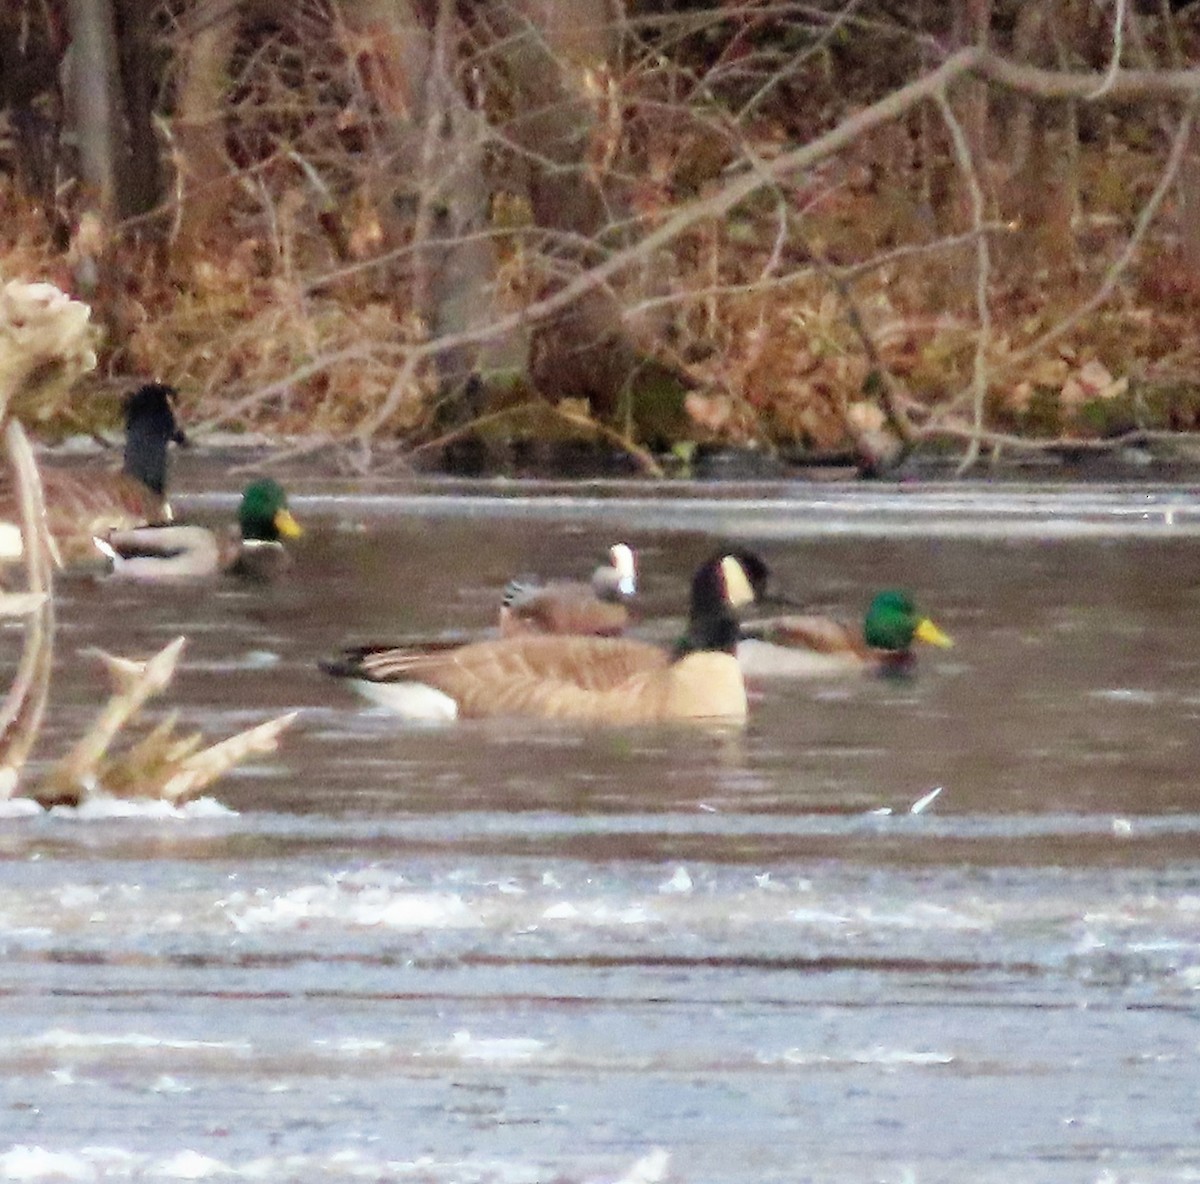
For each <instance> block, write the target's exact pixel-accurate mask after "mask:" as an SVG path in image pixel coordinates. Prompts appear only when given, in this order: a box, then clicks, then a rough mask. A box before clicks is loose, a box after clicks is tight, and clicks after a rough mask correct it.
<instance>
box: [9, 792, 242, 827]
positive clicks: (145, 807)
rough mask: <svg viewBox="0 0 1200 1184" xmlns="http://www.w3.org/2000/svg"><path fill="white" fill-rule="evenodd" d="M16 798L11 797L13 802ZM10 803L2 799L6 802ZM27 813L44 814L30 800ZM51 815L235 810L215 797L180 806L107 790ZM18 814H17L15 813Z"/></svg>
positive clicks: (224, 813)
mask: <svg viewBox="0 0 1200 1184" xmlns="http://www.w3.org/2000/svg"><path fill="white" fill-rule="evenodd" d="M17 800H18V799H14V800H13V803H12V804H15V802H16V801H17ZM8 804H10V803H5V805H8ZM29 804H30V805H32V806H33V810H32V811H23V814H24V815H26V816H27V815H28V814H30V813H33V814H43V813H47V811H43V810H42V808H41V806H39V805H38V804H37V803H36V802H30V803H29ZM48 813H49V814H50V816H51V817H53V818H62V819H67V820H72V821H78V822H97V821H107V820H109V819H113V818H145V819H149V820H152V821H157V820H159V819H166V818H173V819H194V818H236V817H237V811H236V810H231V809H230V808H229V807H228V806H226V805H223V804H222V803H221V802H218V801H217V800H216V798H196V799H195V801H191V802H185V803H184V804H183V805H181V806H173V805H172V804H171V803H170V802H164V801H163V800H162V799H161V798H114V797H109V796H108V795H107V794H96V795H95V796H94V797H90V798H88V799H87V800H86V801H84V802H81V803H80V804H79V805H78V806H52V807H51V808H50V810H49V811H48ZM18 816H20V815H18Z"/></svg>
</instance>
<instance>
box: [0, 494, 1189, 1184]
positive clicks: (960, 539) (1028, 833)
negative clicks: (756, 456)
mask: <svg viewBox="0 0 1200 1184" xmlns="http://www.w3.org/2000/svg"><path fill="white" fill-rule="evenodd" d="M756 493H757V494H758V496H757V499H756V500H748V499H745V498H742V499H731V500H725V501H707V502H688V501H678V502H662V503H660V502H646V501H642V500H631V499H627V498H623V497H621V496H620V495H619V491H617V492H613V491H608V492H607V493H606V495H605V496H604V497H602V498H600V499H598V500H596V501H594V502H591V503H587V504H581V503H578V502H574V501H570V500H566V499H564V500H553V499H541V500H536V499H535V500H530V501H527V500H522V499H520V498H518V499H509V500H505V501H498V500H496V499H489V498H479V499H478V500H475V501H472V500H468V499H460V500H459V501H457V502H453V503H451V502H448V501H446V500H443V499H439V498H436V497H434V498H429V499H424V498H403V499H398V500H397V499H382V498H380V499H376V498H372V497H355V498H342V499H337V498H328V497H300V498H297V499H296V507H295V508H296V509H297V511H298V512H299V513H300V514H301V515H302V516H303V517H304V518H305V520H306V521H307V522H308V524H309V525H310V533H309V535H308V537H307V539H306V540H305V543H304V545H303V546H302V548H301V550H300V553H299V563H298V569H297V578H296V579H295V580H294V581H293V582H292V583H290V584H289V585H288V586H286V587H283V588H273V589H252V590H243V589H240V588H235V587H231V586H225V585H217V586H216V587H214V586H212V585H209V586H205V587H201V588H192V589H173V590H163V589H156V590H153V591H149V590H145V589H139V588H136V587H129V586H125V587H120V586H114V585H112V584H109V585H96V584H93V583H91V582H88V581H79V580H74V581H70V582H69V583H66V584H65V585H64V587H63V597H62V612H61V616H62V624H61V632H60V639H59V649H58V662H59V667H58V670H57V673H56V684H55V690H54V696H55V698H54V701H55V704H56V707H55V712H54V717H53V720H52V727H51V733H50V736H49V737H48V739H49V741H50V747H53V744H54V743H55V742H56V741H57V742H61V739H62V738H63V737H64V736H65V735H66V734H68V733H69V732H72V731H75V730H77V729H78V727H79V726H80V724H81V723H82V721H83V720H84V719H85V718H86V717H87V715H88V713H89V711H90V710H91V708H92V706H93V705H94V703H95V702H96V701H97V700H98V699H99V697H100V695H101V693H102V681H101V678H100V674H99V671H98V670H97V669H95V664H94V663H93V662H92V661H90V660H89V659H88V658H87V657H86V654H85V653H84V651H86V649H87V648H88V647H89V646H92V645H96V644H101V645H104V646H105V647H106V648H111V649H114V650H116V651H118V652H146V651H148V650H150V649H151V648H153V647H156V646H158V645H160V644H162V643H164V642H165V641H166V640H168V639H169V638H170V637H172V636H174V635H175V634H176V633H179V632H185V633H187V634H188V635H189V636H190V638H191V642H190V645H189V650H188V655H187V661H186V666H185V669H184V671H183V672H182V674H181V675H180V677H179V679H178V681H177V685H176V687H175V692H174V694H173V695H172V696H171V697H170V703H169V704H164V706H163V710H165V709H166V708H167V706H173V707H178V708H180V709H181V711H182V712H183V713H184V716H185V718H186V719H188V720H190V721H194V722H195V723H197V724H199V725H203V726H204V727H206V728H207V729H211V730H212V731H214V732H221V731H228V730H232V729H233V728H234V727H236V726H238V725H241V724H244V723H246V722H248V721H250V720H252V719H256V718H260V717H262V716H264V715H266V714H269V713H272V712H274V711H276V710H278V709H280V708H284V707H292V706H296V707H301V708H303V709H304V711H303V717H302V720H301V722H300V723H299V725H298V726H297V728H296V730H295V732H294V733H293V734H292V735H291V736H290V737H289V739H288V741H287V742H286V743H285V746H284V748H283V750H282V751H281V753H280V754H279V755H278V757H277V758H275V759H273V760H272V761H270V762H268V763H265V764H260V765H258V766H255V767H253V768H250V769H247V770H245V771H244V772H242V773H241V774H239V775H237V776H235V777H232V778H231V779H229V780H228V781H226V782H225V783H223V785H222V786H221V787H220V791H219V793H218V795H217V797H218V799H219V804H218V803H216V802H213V803H209V804H207V805H205V806H202V807H201V808H199V809H194V810H192V811H190V812H188V813H187V814H185V815H184V816H181V817H158V816H154V815H153V814H152V813H148V812H141V813H137V814H134V815H133V816H131V817H124V818H122V817H111V816H100V817H97V816H92V815H88V814H86V813H85V814H82V815H81V814H78V813H72V812H66V813H54V814H51V815H38V816H32V817H30V816H17V815H14V816H11V817H8V816H6V817H4V818H0V854H2V856H3V859H2V860H0V949H2V950H3V954H4V958H3V963H2V965H0V1016H2V1017H3V1026H2V1029H0V1179H23V1180H29V1179H46V1180H50V1179H72V1180H108V1179H114V1180H115V1179H120V1180H129V1179H134V1180H138V1179H198V1178H210V1177H211V1178H213V1179H219V1180H224V1179H235V1180H236V1179H246V1180H256V1181H267V1182H271V1181H276V1180H316V1179H320V1180H323V1181H336V1180H341V1179H346V1180H362V1179H370V1180H387V1181H391V1180H420V1181H430V1180H431V1181H585V1180H586V1181H600V1180H613V1181H616V1180H625V1181H631V1182H632V1181H651V1180H671V1181H684V1182H687V1184H700V1182H709V1181H711V1182H718V1181H730V1182H743V1181H744V1182H746V1184H751V1182H753V1184H762V1182H764V1181H796V1180H814V1181H847V1182H849V1181H854V1182H860V1181H876V1180H877V1181H897V1182H900V1181H919V1182H921V1184H925V1182H930V1181H939V1182H940V1181H945V1182H947V1184H948V1182H951V1181H955V1182H957V1181H963V1180H973V1181H975V1180H985V1181H990V1180H996V1181H1005V1182H1006V1184H1007V1182H1010V1181H1014V1180H1020V1181H1072V1182H1073V1181H1080V1180H1095V1181H1100V1180H1104V1181H1135V1180H1136V1181H1138V1182H1142V1184H1144V1182H1147V1181H1177V1180H1178V1181H1182V1180H1194V1179H1196V1178H1197V1177H1198V1176H1200V1128H1198V1113H1200V1112H1198V1109H1197V1082H1198V1081H1200V1077H1198V1075H1197V1070H1196V1063H1197V1050H1198V1044H1200V1011H1198V1009H1197V991H1198V990H1200V858H1198V856H1197V852H1198V837H1200V785H1198V783H1197V778H1196V770H1197V768H1198V767H1200V729H1198V728H1197V717H1198V716H1200V640H1198V639H1197V632H1196V628H1195V623H1196V620H1197V617H1198V610H1200V548H1198V546H1197V523H1196V520H1195V519H1196V515H1195V512H1194V511H1193V509H1192V507H1191V503H1190V501H1189V499H1188V497H1187V495H1186V493H1183V492H1178V493H1169V492H1168V493H1149V494H1148V493H1147V492H1146V491H1137V490H1101V491H1086V492H1084V493H1079V494H1071V495H1057V494H1054V493H1045V492H1042V491H1037V490H1032V491H1027V490H1020V489H1014V490H1008V491H1004V492H1003V495H1000V494H998V493H997V492H996V491H992V492H991V493H990V494H984V495H980V494H978V493H971V492H969V491H966V490H963V489H958V490H954V491H945V492H943V493H942V494H938V495H934V494H926V493H923V492H921V491H905V490H887V489H872V490H862V491H855V492H852V493H850V492H842V491H836V490H833V491H823V492H821V493H820V496H819V497H816V496H814V497H811V498H810V497H808V496H807V495H802V496H801V497H799V498H798V499H797V500H795V501H794V502H780V501H778V500H774V499H773V497H772V496H771V495H770V493H769V492H768V491H756ZM184 504H185V506H186V504H187V503H186V501H185V503H184ZM192 504H193V506H199V507H200V510H201V511H202V512H204V513H213V512H216V511H217V510H218V509H227V507H228V505H229V504H230V501H229V499H220V498H207V499H194V500H193V503H192ZM617 537H621V538H624V539H625V540H626V541H629V542H631V543H633V544H634V545H636V546H637V547H638V548H639V549H640V552H641V556H642V565H643V577H644V584H645V587H646V590H647V602H648V606H649V608H648V611H650V612H657V611H662V612H678V611H679V610H680V609H681V608H682V594H681V590H682V588H683V586H684V581H685V580H686V576H687V574H688V573H689V572H690V570H691V568H692V566H693V565H694V563H695V562H696V560H697V559H698V558H700V557H702V556H703V555H705V554H706V553H708V552H709V551H710V550H711V549H712V546H713V542H714V539H716V538H722V539H724V538H731V537H736V538H738V539H739V540H740V541H743V542H749V543H752V544H755V545H757V546H759V547H760V548H761V549H762V550H763V552H764V553H765V554H766V555H767V556H768V557H769V558H770V559H771V561H772V563H773V566H774V567H775V568H776V570H777V571H778V573H779V575H780V577H781V581H782V582H783V583H785V584H786V585H787V586H788V587H790V588H791V589H792V590H793V591H794V592H796V593H798V594H800V595H803V596H804V597H805V598H807V599H809V600H811V601H812V602H813V603H814V604H817V605H822V604H823V605H827V606H829V607H831V608H837V609H840V610H842V611H844V612H845V613H846V614H848V615H853V614H854V613H856V612H858V611H860V610H861V607H862V605H863V604H864V602H865V600H866V599H867V598H868V596H869V593H870V592H871V591H872V590H874V589H876V588H878V587H880V586H885V585H902V586H907V587H909V588H911V589H912V590H913V591H914V592H915V593H916V594H917V596H918V598H919V600H920V601H921V602H922V604H923V605H924V606H925V607H926V608H927V609H928V610H929V611H930V612H931V613H933V615H934V616H935V617H936V618H937V619H938V621H939V622H940V623H941V624H942V625H943V626H944V627H945V628H947V629H948V630H949V631H951V632H952V633H953V634H954V636H955V638H956V640H957V642H958V645H957V647H956V648H955V649H954V650H952V651H948V652H945V653H941V652H939V653H934V654H928V653H927V654H925V655H923V661H922V664H921V667H920V672H919V676H918V677H917V678H916V679H915V680H914V681H911V682H908V683H902V684H897V683H886V682H878V681H872V680H864V681H860V682H853V683H832V684H831V683H825V684H814V683H807V684H786V683H784V684H776V685H773V686H771V687H764V688H762V689H761V693H760V694H759V695H758V697H757V698H756V701H755V704H754V714H753V719H752V722H751V724H750V726H749V727H748V729H747V730H746V732H745V733H744V734H739V735H730V734H706V733H700V734H697V733H696V732H694V731H687V730H682V731H681V730H671V729H661V730H655V729H643V730H634V731H603V730H579V729H570V728H562V727H548V726H545V725H514V724H512V723H505V724H503V725H497V724H492V723H483V724H463V725H458V726H453V727H440V728H434V727H415V726H405V725H402V724H400V723H398V722H397V721H396V720H395V719H394V718H392V717H389V716H387V715H386V714H383V713H381V712H379V711H377V710H373V709H368V708H366V707H364V706H362V705H360V704H359V703H358V702H357V701H356V700H355V699H354V698H353V697H352V696H351V695H350V694H349V693H347V692H346V691H345V690H344V688H342V687H341V686H339V685H337V684H334V683H332V682H330V681H327V680H326V679H324V678H323V676H322V675H320V673H319V672H318V671H317V670H316V669H315V666H314V662H315V659H316V658H317V657H319V656H321V655H323V654H325V653H328V652H330V651H331V650H333V649H334V648H336V647H337V646H338V645H339V644H341V643H343V642H346V641H354V640H369V639H379V638H384V637H387V636H388V635H390V634H394V633H404V632H410V631H427V630H437V629H459V628H477V627H481V626H484V625H486V624H489V623H490V622H491V620H492V617H493V613H494V607H495V603H496V599H497V596H498V592H499V589H500V587H501V586H502V585H503V583H504V582H505V581H506V580H507V579H508V578H509V576H511V575H512V574H514V573H515V572H519V571H523V570H534V571H541V572H543V573H547V574H553V573H563V574H574V573H577V572H580V571H583V570H587V569H588V568H590V566H591V564H592V562H593V560H594V556H595V555H596V554H597V553H598V552H600V551H602V550H603V549H604V548H605V547H606V546H607V544H608V543H609V542H611V541H613V540H614V539H615V538H617ZM939 786H940V787H941V789H942V792H941V794H940V795H939V796H938V798H937V799H936V801H935V802H934V803H933V804H932V805H931V806H930V807H929V809H928V810H926V811H925V812H924V813H921V814H917V815H913V814H910V813H908V812H907V810H908V806H909V805H910V804H911V803H912V802H914V801H915V800H917V799H918V798H920V797H922V796H923V795H925V794H926V793H928V792H929V791H931V790H932V789H934V788H935V787H939ZM884 808H890V810H891V811H892V812H891V813H890V814H883V813H879V811H881V810H882V809H884Z"/></svg>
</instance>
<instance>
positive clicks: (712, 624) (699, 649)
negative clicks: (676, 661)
mask: <svg viewBox="0 0 1200 1184" xmlns="http://www.w3.org/2000/svg"><path fill="white" fill-rule="evenodd" d="M740 636H741V629H740V627H739V626H738V623H737V621H736V620H735V619H734V617H733V615H732V614H731V613H729V612H728V611H725V612H723V613H715V614H714V613H705V614H703V615H702V616H697V615H696V614H695V613H693V614H692V615H691V616H690V617H689V618H688V627H687V632H686V633H685V634H684V635H683V636H682V637H681V638H680V639H679V641H678V642H677V643H676V645H675V656H676V657H677V658H683V657H686V656H687V655H688V654H697V653H704V652H708V653H720V654H732V653H736V652H737V643H738V639H739V637H740Z"/></svg>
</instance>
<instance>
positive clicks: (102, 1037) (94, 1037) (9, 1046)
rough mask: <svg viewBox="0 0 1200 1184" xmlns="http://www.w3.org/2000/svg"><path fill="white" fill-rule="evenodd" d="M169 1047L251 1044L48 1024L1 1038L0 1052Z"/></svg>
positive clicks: (238, 1048) (240, 1047)
mask: <svg viewBox="0 0 1200 1184" xmlns="http://www.w3.org/2000/svg"><path fill="white" fill-rule="evenodd" d="M111 1048H122V1049H130V1050H133V1049H154V1050H158V1049H172V1050H177V1051H178V1050H184V1051H191V1050H197V1049H202V1050H206V1051H222V1052H235V1053H238V1054H244V1053H248V1052H250V1051H251V1046H250V1045H249V1044H248V1043H247V1042H246V1041H244V1040H234V1041H230V1040H181V1039H170V1038H166V1039H164V1038H163V1037H162V1036H153V1035H150V1034H149V1033H142V1032H125V1033H122V1034H120V1035H114V1034H112V1033H96V1032H76V1031H72V1030H71V1029H68V1028H51V1029H49V1030H48V1031H45V1032H42V1033H40V1034H38V1035H36V1036H22V1037H20V1038H19V1039H15V1040H5V1039H2V1038H0V1054H4V1055H7V1056H12V1055H19V1054H21V1053H30V1052H38V1051H45V1050H47V1049H49V1050H53V1051H55V1052H87V1051H89V1050H95V1049H111Z"/></svg>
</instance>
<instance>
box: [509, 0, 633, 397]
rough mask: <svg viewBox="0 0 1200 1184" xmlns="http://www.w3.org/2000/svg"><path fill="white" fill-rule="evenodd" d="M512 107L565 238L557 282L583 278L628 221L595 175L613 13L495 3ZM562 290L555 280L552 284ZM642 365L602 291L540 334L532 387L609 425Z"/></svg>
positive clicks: (548, 217) (556, 244)
mask: <svg viewBox="0 0 1200 1184" xmlns="http://www.w3.org/2000/svg"><path fill="white" fill-rule="evenodd" d="M485 11H486V14H487V17H488V23H489V25H490V26H491V28H492V30H493V33H494V34H495V38H496V42H497V44H498V46H499V47H500V51H501V53H502V54H503V60H504V64H505V66H506V68H507V70H508V75H509V78H510V79H511V84H512V88H513V96H512V97H513V104H514V107H515V111H514V115H513V118H512V121H511V124H510V125H509V127H508V128H506V129H505V131H506V138H507V139H509V140H511V141H512V142H513V143H514V144H515V145H516V146H517V147H518V148H519V149H521V150H523V151H522V153H521V155H520V157H519V159H518V162H517V165H516V170H517V171H518V172H519V173H522V174H523V175H524V177H525V178H526V184H527V190H528V194H529V204H530V208H531V210H532V212H533V218H534V221H535V222H536V223H537V225H538V226H539V227H542V228H543V229H545V230H550V231H555V232H558V233H559V234H560V235H561V237H560V238H558V239H554V238H551V239H550V241H549V243H548V244H547V246H546V247H545V248H544V249H545V250H546V252H547V253H549V254H550V255H552V256H553V259H554V266H553V268H547V271H548V272H552V273H553V274H554V275H555V276H562V275H564V274H566V275H570V274H571V273H572V272H575V273H577V272H579V271H583V270H586V269H587V267H588V266H589V265H591V264H593V263H595V262H596V261H597V259H598V257H599V252H600V251H601V250H602V245H601V242H600V241H598V240H601V239H603V237H604V235H605V233H606V231H610V230H611V228H612V227H613V226H614V225H617V224H620V223H622V222H624V221H625V214H626V213H627V211H624V210H622V209H614V208H613V204H612V199H611V197H610V196H609V195H608V194H606V193H605V192H604V191H603V190H602V189H601V187H600V185H599V183H598V181H597V180H596V179H595V178H594V176H593V174H592V171H591V170H590V169H589V162H588V155H589V151H590V149H591V147H592V140H593V135H594V132H595V123H596V114H595V109H594V106H593V103H592V102H591V100H590V99H589V97H588V94H587V91H586V89H585V86H586V79H587V76H588V74H589V73H592V74H593V75H596V74H600V73H602V70H603V67H604V66H605V65H606V64H607V63H608V61H609V60H610V58H611V53H612V43H613V38H614V30H615V27H616V26H615V19H616V13H615V12H614V10H613V6H612V5H611V4H610V3H607V2H604V3H599V4H598V3H595V2H594V0H490V3H489V4H488V5H487V6H486V9H485ZM559 282H561V281H560V280H557V279H555V280H552V281H551V285H552V286H553V285H554V284H556V283H559ZM638 363H639V358H638V351H637V349H636V347H635V345H634V343H633V341H632V339H631V338H630V335H629V333H628V332H627V330H626V328H625V325H624V322H623V319H622V310H621V306H620V304H619V303H618V301H617V298H616V296H615V294H614V293H613V292H612V291H611V290H609V289H607V288H604V289H597V290H594V291H592V292H590V293H588V294H587V295H586V296H584V297H583V298H582V299H581V300H579V301H578V302H576V303H575V304H574V305H573V306H572V307H571V308H570V309H568V310H566V312H564V313H563V314H562V315H560V316H558V317H556V318H554V319H553V321H552V322H551V323H549V324H548V325H546V326H544V327H542V328H541V329H540V330H539V332H538V337H537V342H536V346H535V363H534V368H533V379H534V382H535V384H536V385H537V386H538V388H539V389H540V390H541V391H542V392H543V393H544V394H545V395H546V396H547V397H549V398H551V399H554V400H557V399H561V398H572V399H584V400H586V401H587V403H588V405H589V406H590V407H591V409H592V411H593V412H594V413H596V414H597V415H601V416H605V417H608V418H612V417H613V416H615V415H616V414H617V412H618V411H619V410H620V408H621V405H622V403H623V402H624V401H625V400H626V399H627V398H628V397H629V395H630V391H631V386H632V383H633V379H634V376H635V374H636V373H637V368H638Z"/></svg>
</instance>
